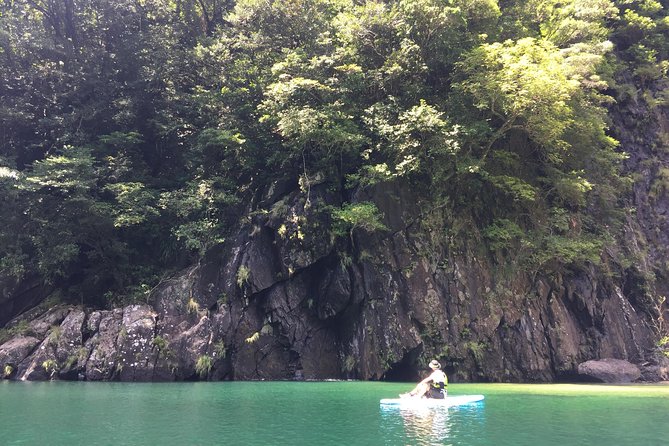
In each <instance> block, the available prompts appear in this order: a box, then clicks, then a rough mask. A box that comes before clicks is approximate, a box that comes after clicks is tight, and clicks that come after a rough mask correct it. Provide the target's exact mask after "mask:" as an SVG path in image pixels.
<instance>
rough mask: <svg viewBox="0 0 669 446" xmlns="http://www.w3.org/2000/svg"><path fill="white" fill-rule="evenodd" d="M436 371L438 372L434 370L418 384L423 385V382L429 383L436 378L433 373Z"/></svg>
mask: <svg viewBox="0 0 669 446" xmlns="http://www.w3.org/2000/svg"><path fill="white" fill-rule="evenodd" d="M435 373H437V372H436V371H434V372H432V373H430V376H428V377H427V378H425V379H424V380H422V381H421V382H419V383H418V385H421V384H427V383H429V382H430V381H434V378H433V377H432V375H434V374H435Z"/></svg>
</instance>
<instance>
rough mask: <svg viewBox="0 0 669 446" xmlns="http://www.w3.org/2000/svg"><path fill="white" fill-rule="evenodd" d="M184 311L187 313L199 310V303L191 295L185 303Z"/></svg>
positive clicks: (194, 312) (196, 312)
mask: <svg viewBox="0 0 669 446" xmlns="http://www.w3.org/2000/svg"><path fill="white" fill-rule="evenodd" d="M186 311H187V312H188V314H198V313H199V312H200V304H199V303H197V301H196V300H195V299H193V298H192V297H191V298H190V299H188V302H187V303H186Z"/></svg>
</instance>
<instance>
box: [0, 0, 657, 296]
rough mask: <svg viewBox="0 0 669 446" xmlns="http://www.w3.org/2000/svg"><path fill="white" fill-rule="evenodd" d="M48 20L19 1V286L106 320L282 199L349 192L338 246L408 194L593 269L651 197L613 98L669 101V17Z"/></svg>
mask: <svg viewBox="0 0 669 446" xmlns="http://www.w3.org/2000/svg"><path fill="white" fill-rule="evenodd" d="M47 3H48V5H49V8H48V9H47V11H48V14H47V13H45V12H44V10H43V9H44V8H42V7H41V6H40V4H41V3H39V2H5V3H4V4H3V6H2V7H1V14H0V25H1V27H2V29H3V34H2V39H1V40H2V45H1V46H2V48H1V49H0V133H1V134H2V135H3V136H2V145H1V146H0V206H1V208H2V212H1V213H0V274H2V275H3V277H4V276H11V277H14V278H16V279H21V278H25V277H37V278H39V279H40V280H43V281H45V282H48V283H51V284H52V285H53V286H55V287H58V288H60V289H61V290H62V291H63V295H64V296H68V297H71V298H72V299H77V300H78V301H80V302H82V303H85V304H90V305H94V306H110V305H117V304H120V303H124V302H133V301H138V300H142V299H145V298H146V291H147V290H148V289H151V287H152V286H154V285H155V284H156V283H157V282H158V280H159V278H160V277H162V276H163V275H164V273H166V272H170V271H174V270H177V269H179V268H182V267H184V266H185V265H187V264H190V263H193V262H197V261H198V260H199V259H201V258H203V256H205V255H206V253H207V252H208V251H209V250H210V249H211V248H212V247H215V246H216V245H218V244H220V243H222V242H224V241H225V240H226V239H227V238H228V237H229V236H230V235H231V234H235V233H236V231H237V230H238V226H239V222H240V221H242V220H243V219H244V218H245V217H248V214H249V213H251V212H255V211H257V207H258V206H265V204H259V203H260V202H262V198H261V197H262V196H263V195H264V194H265V192H266V191H268V190H270V189H271V188H273V187H274V185H276V184H299V185H300V187H301V190H302V192H303V193H304V194H305V195H306V200H307V203H309V204H311V202H310V201H309V200H311V197H312V188H313V185H314V184H316V182H318V184H319V185H320V184H323V185H325V187H327V188H328V190H330V191H332V192H333V193H334V194H339V196H338V197H336V198H335V200H336V201H333V202H344V205H343V206H341V208H338V209H329V214H330V215H329V217H331V221H332V226H333V232H334V233H335V235H336V236H346V235H348V236H351V235H352V233H353V231H355V230H363V231H368V232H374V231H384V230H386V228H385V226H384V225H383V216H382V215H381V213H380V212H379V210H378V208H377V207H376V205H375V204H374V203H371V202H355V200H351V198H350V197H352V196H355V195H353V192H354V191H355V189H358V188H365V187H370V186H374V185H380V184H381V183H384V182H388V183H390V182H395V184H402V187H407V188H409V187H410V188H412V190H413V191H414V193H415V194H417V196H418V197H419V201H420V203H421V206H422V207H424V208H426V209H428V208H429V209H435V210H438V211H439V212H438V214H439V216H433V217H431V218H434V219H438V218H441V219H442V220H441V221H439V222H437V223H435V224H434V225H433V226H434V227H435V228H436V229H440V228H446V227H449V234H451V235H452V236H453V237H455V238H465V237H472V238H475V236H474V235H472V234H477V233H483V235H484V237H485V240H486V241H487V242H488V243H489V246H490V247H491V248H492V249H493V250H500V249H504V250H507V251H508V252H507V254H509V255H511V254H514V253H515V254H517V255H521V254H522V255H523V256H525V258H526V259H533V262H534V263H535V264H540V265H556V267H557V266H559V265H561V266H562V267H564V266H565V265H573V264H578V263H580V262H590V261H594V260H595V259H596V258H597V257H598V255H597V251H598V250H599V249H600V248H601V247H602V246H604V244H605V243H608V241H607V240H608V239H607V238H606V237H609V232H612V231H614V229H615V228H616V227H619V226H620V225H619V223H616V221H619V220H620V218H621V214H623V211H622V209H623V208H622V205H621V203H620V199H621V196H623V195H624V194H625V191H627V190H628V187H629V180H628V179H625V178H621V176H620V175H619V170H620V163H621V162H622V161H623V159H624V155H623V154H622V153H620V151H619V149H618V148H617V146H616V144H617V143H616V142H615V141H614V140H613V139H612V138H611V136H610V135H609V132H608V128H607V125H608V122H609V121H610V120H609V118H608V116H607V109H606V107H607V105H608V104H610V103H612V101H613V98H611V97H609V96H607V95H608V94H611V92H614V93H615V94H616V98H615V99H616V100H617V101H619V103H625V102H626V101H628V102H630V103H634V104H636V105H639V104H641V105H643V104H645V105H647V106H648V107H650V108H657V107H662V106H663V105H664V104H666V103H667V101H668V98H669V96H667V93H666V88H662V87H661V85H662V83H663V82H666V81H667V72H668V71H669V63H667V60H669V43H668V42H669V38H668V37H669V18H668V15H667V8H663V3H662V2H659V1H657V0H635V1H615V2H613V1H610V0H522V1H521V0H509V1H505V2H498V1H496V0H450V1H444V0H391V1H383V2H379V1H373V2H372V1H368V2H355V1H351V0H294V1H273V2H266V1H261V0H241V1H238V2H222V1H219V0H206V1H194V0H180V1H177V2H175V1H171V0H152V1H150V2H140V3H141V5H140V6H141V7H139V6H138V5H139V4H135V3H133V2H127V1H123V2H119V1H113V0H96V1H93V0H81V1H78V2H75V3H74V5H75V7H74V10H73V11H70V12H71V13H66V12H67V11H66V10H65V9H66V8H65V2H57V1H49V2H47ZM665 6H666V5H665ZM45 14H46V15H45ZM49 14H51V16H49V17H47V16H48V15H49ZM56 18H57V20H56ZM620 70H627V71H628V72H629V73H632V77H633V78H632V79H630V78H629V76H627V77H626V76H618V75H617V73H618V72H619V71H620ZM636 105H635V106H636ZM649 119H650V118H649ZM659 141H660V146H661V138H660V139H659ZM665 176H666V175H665V173H664V172H663V171H662V170H661V169H660V170H659V171H658V175H657V181H656V182H655V183H654V184H653V185H652V188H651V189H652V191H651V194H652V198H658V197H660V196H661V195H662V194H665V193H666V190H665V189H666V187H665V186H664V185H663V184H664V182H665V181H664V177H665ZM315 178H317V179H318V180H313V179H315ZM350 201H353V202H350ZM269 206H271V203H269ZM560 210H564V212H565V213H566V215H568V216H569V218H568V220H570V221H571V222H572V223H570V225H567V226H564V225H562V223H559V224H557V223H555V221H558V220H560V218H556V219H553V218H552V216H553V215H554V214H555V213H556V212H560ZM453 216H457V219H459V221H458V222H452V221H451V219H452V217H453ZM326 218H327V217H326ZM462 222H467V224H468V225H469V224H474V225H476V226H477V227H476V228H472V229H474V230H473V231H465V230H458V229H457V227H458V225H463V224H464V223H462ZM451 223H453V227H451ZM282 228H283V229H282ZM312 230H314V227H313V226H311V225H306V224H305V225H302V224H300V228H299V230H298V231H295V234H297V236H298V237H302V238H303V237H307V236H308V235H309V234H308V233H309V231H312ZM443 232H444V231H441V230H438V231H435V234H438V233H443ZM520 232H523V233H524V234H520ZM291 234H292V232H291V228H289V227H287V226H283V227H281V226H279V235H280V236H281V237H285V238H288V237H290V236H291ZM454 234H455V235H454ZM457 242H458V240H453V239H452V240H451V241H450V243H457ZM342 258H348V257H342ZM249 274H250V271H244V270H243V269H242V268H240V270H239V271H238V273H237V277H236V279H237V282H238V285H239V286H240V287H242V286H243V285H244V284H245V283H247V281H248V279H249Z"/></svg>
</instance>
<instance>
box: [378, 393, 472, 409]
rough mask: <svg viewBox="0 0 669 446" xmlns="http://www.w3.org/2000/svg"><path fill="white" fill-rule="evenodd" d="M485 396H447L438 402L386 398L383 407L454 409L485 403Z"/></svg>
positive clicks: (382, 403) (429, 399)
mask: <svg viewBox="0 0 669 446" xmlns="http://www.w3.org/2000/svg"><path fill="white" fill-rule="evenodd" d="M483 398H484V396H483V395H458V396H447V397H446V398H444V399H441V400H438V399H434V398H385V399H382V400H381V406H386V407H392V406H395V407H453V406H460V405H463V404H471V403H476V402H479V401H483Z"/></svg>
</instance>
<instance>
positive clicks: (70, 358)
mask: <svg viewBox="0 0 669 446" xmlns="http://www.w3.org/2000/svg"><path fill="white" fill-rule="evenodd" d="M635 101H640V99H637V100H632V99H630V103H627V104H619V106H618V108H617V109H614V110H612V118H613V120H614V122H615V124H616V125H615V126H614V128H615V129H618V130H617V132H618V133H617V134H616V135H615V136H616V138H617V139H618V140H619V141H620V142H621V148H622V149H623V150H625V151H626V152H628V153H629V154H630V155H631V156H630V158H629V159H628V160H627V162H626V170H627V171H628V172H632V173H633V174H634V178H635V183H634V188H633V191H632V194H631V197H630V203H629V204H630V205H631V207H632V208H633V209H634V213H630V214H628V216H627V220H626V225H625V237H624V238H623V240H621V241H620V243H619V244H618V245H617V247H616V248H615V249H620V250H626V251H627V252H628V253H631V257H632V258H634V259H636V260H637V261H636V262H633V263H631V264H629V265H616V266H612V267H611V268H610V270H609V272H608V273H603V272H602V270H601V269H595V268H594V267H582V268H579V269H566V270H562V271H560V272H552V273H548V272H539V271H534V272H528V271H523V270H522V269H521V268H519V267H517V266H516V265H514V264H513V262H512V261H510V260H509V259H503V258H496V257H494V256H491V255H490V253H489V252H487V251H485V250H484V249H481V244H480V243H476V239H477V236H478V235H477V234H476V232H475V230H474V229H473V228H474V226H475V225H473V224H472V225H471V226H472V232H471V234H470V237H469V238H468V239H467V240H453V237H452V236H449V234H450V233H451V232H449V229H451V228H449V227H448V225H455V224H458V225H460V226H462V225H463V224H465V225H466V222H467V218H466V216H465V217H463V218H460V219H459V220H458V221H455V220H449V218H448V217H447V216H445V215H441V213H440V212H441V211H440V209H438V208H435V209H429V207H426V206H425V203H424V202H422V201H421V195H420V194H419V193H417V192H414V191H412V189H411V187H410V185H408V184H403V183H400V182H395V183H386V184H384V185H382V186H376V187H373V188H370V189H366V190H361V191H358V192H357V195H356V196H354V197H353V199H352V201H353V202H356V201H357V202H362V201H371V202H373V203H375V204H376V206H377V207H378V208H379V210H380V211H381V213H382V214H383V224H384V225H385V227H386V230H384V231H377V232H374V233H373V234H371V233H367V232H365V231H364V230H362V229H355V228H354V229H353V230H352V231H351V232H350V234H349V236H348V237H344V238H343V239H342V238H338V239H337V238H334V237H333V236H332V234H331V232H330V231H328V230H326V229H325V225H324V224H323V218H324V217H323V212H322V210H323V209H324V208H325V207H326V206H328V205H330V206H331V205H335V206H336V205H339V204H340V203H341V201H342V197H340V196H337V194H336V193H334V192H332V191H331V190H330V189H328V187H327V186H326V185H325V184H317V183H318V181H312V183H311V184H310V187H308V188H306V189H304V188H300V187H298V184H297V182H290V181H288V182H285V183H277V184H274V185H273V187H272V188H270V190H268V191H265V192H264V193H262V194H259V196H258V198H257V199H256V200H255V201H254V202H252V203H249V204H248V211H249V212H248V215H249V216H250V217H249V218H247V219H245V220H244V221H243V223H241V224H240V225H239V228H238V231H237V233H236V236H235V237H232V238H230V239H228V241H227V242H225V243H224V244H221V245H219V246H217V247H216V248H214V249H212V250H210V251H209V252H208V254H207V255H206V256H205V258H204V259H203V260H202V261H201V262H200V263H199V264H198V265H194V266H192V267H191V268H189V269H188V270H185V271H183V272H182V273H181V274H178V275H176V276H174V277H172V278H170V279H169V280H165V281H163V282H162V283H160V285H159V286H158V287H156V288H155V289H154V290H153V291H152V292H151V293H150V295H149V297H148V299H147V301H146V302H144V303H142V304H135V305H130V306H126V307H124V308H116V309H112V310H100V309H93V308H81V307H78V306H71V305H63V304H61V305H56V306H51V305H41V306H37V307H35V308H33V309H32V310H29V311H27V312H24V311H25V310H26V309H27V308H30V307H33V306H34V305H35V304H36V303H37V302H40V301H42V300H43V299H44V298H45V296H47V295H48V293H49V290H48V289H47V288H45V287H44V286H42V285H40V284H39V283H35V282H34V281H26V282H25V283H22V284H18V283H10V282H7V283H4V284H3V285H2V296H1V299H0V304H1V305H2V307H1V309H2V312H1V313H2V314H1V315H0V316H1V317H0V323H4V322H5V321H7V320H9V319H11V318H14V319H13V320H11V321H10V322H9V323H8V324H6V326H5V328H4V330H3V339H1V341H2V342H4V343H3V344H2V345H0V366H1V367H2V369H0V372H2V373H3V374H4V376H5V377H6V378H11V379H26V380H35V379H50V378H51V379H53V378H59V379H86V380H122V381H137V380H141V381H147V380H148V381H150V380H194V379H209V380H220V379H239V380H242V379H323V378H340V379H345V378H355V379H398V380H404V379H408V380H409V379H410V380H413V379H416V377H417V376H418V374H419V373H420V369H421V367H422V366H424V365H425V363H426V361H428V360H429V359H431V358H438V359H440V360H441V361H442V363H443V365H444V368H445V370H446V371H447V372H448V374H449V376H450V378H451V379H452V380H453V381H470V380H473V381H492V382H507V381H526V382H551V381H561V380H577V379H582V378H583V376H582V375H579V364H581V363H584V362H586V361H588V360H593V359H600V358H613V359H619V360H626V361H628V362H630V363H633V364H636V365H637V366H638V367H640V368H641V372H642V375H641V378H642V379H645V380H660V379H667V378H668V370H669V369H668V367H667V365H666V360H664V359H663V356H662V355H661V354H660V352H659V351H658V340H659V339H660V337H661V336H662V335H663V334H664V333H666V326H665V325H664V320H665V318H666V316H667V308H666V305H664V303H663V300H662V298H661V297H662V296H667V294H669V277H667V276H666V271H667V265H666V259H667V246H669V220H668V218H669V215H668V212H669V183H667V166H669V153H668V152H669V151H668V150H667V142H666V140H665V139H666V135H667V134H669V119H667V116H665V115H664V114H663V113H662V112H661V110H662V109H661V108H656V109H655V110H656V111H655V112H653V113H650V112H649V111H648V110H649V107H646V106H641V105H639V103H637V102H635ZM621 129H622V130H621ZM663 135H664V136H663ZM663 138H665V139H663ZM435 222H436V223H435ZM443 222H447V224H446V227H444V225H443ZM463 222H464V223H463ZM460 230H462V228H460ZM609 254H611V253H608V252H607V253H606V254H605V255H609ZM20 313H22V314H20ZM17 314H20V315H19V316H18V317H14V316H16V315H17Z"/></svg>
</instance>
